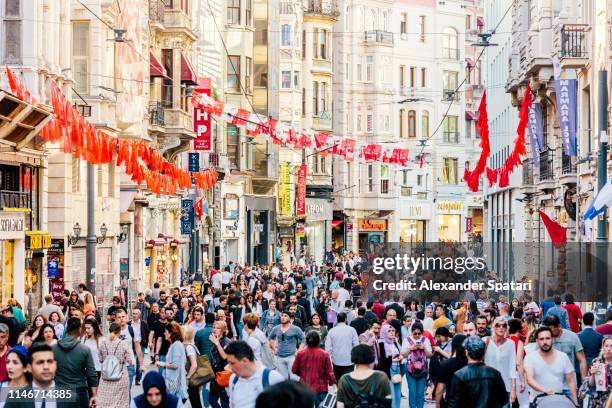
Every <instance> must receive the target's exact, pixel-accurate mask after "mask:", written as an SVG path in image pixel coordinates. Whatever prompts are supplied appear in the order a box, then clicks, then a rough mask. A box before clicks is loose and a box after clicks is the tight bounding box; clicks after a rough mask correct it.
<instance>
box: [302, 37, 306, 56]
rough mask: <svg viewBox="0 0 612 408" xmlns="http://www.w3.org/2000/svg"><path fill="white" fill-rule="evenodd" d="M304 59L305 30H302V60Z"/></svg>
mask: <svg viewBox="0 0 612 408" xmlns="http://www.w3.org/2000/svg"><path fill="white" fill-rule="evenodd" d="M304 58H306V30H302V59H304Z"/></svg>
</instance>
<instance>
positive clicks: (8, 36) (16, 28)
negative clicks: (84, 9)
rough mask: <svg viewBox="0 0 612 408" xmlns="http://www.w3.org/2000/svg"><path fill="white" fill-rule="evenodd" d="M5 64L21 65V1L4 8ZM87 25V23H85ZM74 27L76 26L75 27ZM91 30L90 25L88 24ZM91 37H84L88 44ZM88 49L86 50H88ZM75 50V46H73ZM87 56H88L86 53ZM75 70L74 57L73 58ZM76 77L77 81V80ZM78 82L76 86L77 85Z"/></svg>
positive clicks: (10, 1) (12, 0)
mask: <svg viewBox="0 0 612 408" xmlns="http://www.w3.org/2000/svg"><path fill="white" fill-rule="evenodd" d="M3 22H4V44H3V46H4V47H3V48H4V55H3V57H4V59H3V60H4V63H6V64H20V63H21V0H5V7H4V21H3ZM84 24H87V23H84ZM73 27H74V26H73ZM87 27H88V28H89V24H87ZM72 35H73V41H74V38H75V36H74V29H73V34H72ZM88 38H89V36H88V35H86V36H85V37H84V41H85V43H86V44H87V42H88ZM87 49H88V48H85V50H87ZM73 50H74V45H73ZM85 55H87V53H86V51H85ZM73 69H75V65H74V57H73ZM76 78H77V77H76V75H75V80H76ZM77 84H78V82H77V83H76V84H75V85H77Z"/></svg>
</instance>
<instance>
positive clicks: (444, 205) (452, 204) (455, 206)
mask: <svg viewBox="0 0 612 408" xmlns="http://www.w3.org/2000/svg"><path fill="white" fill-rule="evenodd" d="M436 208H437V209H438V210H442V211H461V210H463V203H462V202H461V201H438V203H437V204H436Z"/></svg>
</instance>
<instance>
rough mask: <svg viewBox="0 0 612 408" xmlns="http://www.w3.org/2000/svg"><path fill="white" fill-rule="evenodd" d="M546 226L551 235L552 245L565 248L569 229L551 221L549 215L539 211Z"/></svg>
mask: <svg viewBox="0 0 612 408" xmlns="http://www.w3.org/2000/svg"><path fill="white" fill-rule="evenodd" d="M538 213H539V214H540V217H541V218H542V221H543V222H544V226H545V227H546V230H547V231H548V235H550V239H551V240H552V243H553V245H554V246H556V247H560V246H563V245H565V244H566V243H567V228H565V227H563V226H561V225H560V224H559V223H558V222H556V221H554V220H551V219H550V218H549V217H548V215H546V213H545V212H544V211H542V210H538Z"/></svg>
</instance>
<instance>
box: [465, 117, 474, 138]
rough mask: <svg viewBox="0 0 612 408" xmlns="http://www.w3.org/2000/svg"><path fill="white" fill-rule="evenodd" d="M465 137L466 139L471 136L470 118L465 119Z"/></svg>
mask: <svg viewBox="0 0 612 408" xmlns="http://www.w3.org/2000/svg"><path fill="white" fill-rule="evenodd" d="M465 138H466V139H471V138H472V121H471V120H466V121H465Z"/></svg>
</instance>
